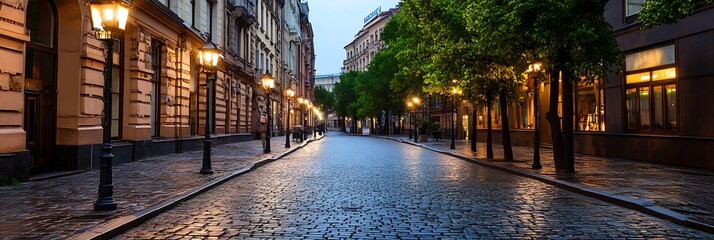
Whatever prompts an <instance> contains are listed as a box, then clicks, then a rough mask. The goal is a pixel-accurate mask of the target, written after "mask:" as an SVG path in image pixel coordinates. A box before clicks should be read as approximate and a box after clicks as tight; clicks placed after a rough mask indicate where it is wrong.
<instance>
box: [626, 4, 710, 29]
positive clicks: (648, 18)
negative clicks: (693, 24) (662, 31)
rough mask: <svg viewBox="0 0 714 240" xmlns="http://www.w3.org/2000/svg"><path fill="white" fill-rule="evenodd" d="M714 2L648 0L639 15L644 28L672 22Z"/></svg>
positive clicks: (638, 17)
mask: <svg viewBox="0 0 714 240" xmlns="http://www.w3.org/2000/svg"><path fill="white" fill-rule="evenodd" d="M705 4H709V5H711V4H714V0H706V1H693V0H647V1H646V4H645V6H644V7H642V9H641V10H640V12H639V13H638V16H637V22H639V23H640V24H641V25H642V28H643V29H652V28H655V27H658V26H660V25H662V24H672V23H676V22H677V21H679V20H682V19H684V18H686V17H687V16H690V15H692V14H693V13H694V10H696V9H697V7H701V6H703V5H705Z"/></svg>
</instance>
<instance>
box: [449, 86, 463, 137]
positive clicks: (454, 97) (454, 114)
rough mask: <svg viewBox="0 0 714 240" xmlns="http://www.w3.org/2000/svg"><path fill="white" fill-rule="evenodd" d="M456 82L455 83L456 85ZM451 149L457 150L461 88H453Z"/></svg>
mask: <svg viewBox="0 0 714 240" xmlns="http://www.w3.org/2000/svg"><path fill="white" fill-rule="evenodd" d="M455 82H456V80H454V81H453V83H455ZM450 93H451V105H452V106H451V107H452V112H451V147H450V149H456V117H457V114H456V113H457V111H456V96H459V95H461V89H460V88H459V87H456V86H454V87H451V92H450Z"/></svg>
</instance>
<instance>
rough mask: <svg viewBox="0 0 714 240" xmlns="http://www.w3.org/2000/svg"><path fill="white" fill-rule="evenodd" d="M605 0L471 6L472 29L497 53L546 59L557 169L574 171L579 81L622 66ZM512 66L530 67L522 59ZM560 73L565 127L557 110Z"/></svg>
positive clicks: (516, 0)
mask: <svg viewBox="0 0 714 240" xmlns="http://www.w3.org/2000/svg"><path fill="white" fill-rule="evenodd" d="M606 3H607V0H571V1H542V0H493V1H479V2H477V3H475V4H473V5H471V6H470V7H471V8H472V9H474V12H473V14H472V21H470V22H471V23H473V24H472V26H471V27H472V29H474V30H475V31H477V32H479V33H480V38H481V39H485V40H489V41H490V42H492V43H494V44H491V45H489V48H491V49H494V50H493V51H494V52H496V56H504V55H508V54H510V55H514V56H515V58H514V59H516V60H517V61H515V62H521V63H526V64H527V63H528V62H529V61H535V60H539V61H542V62H544V65H543V66H544V69H545V70H546V71H547V72H548V73H549V74H550V83H551V84H550V86H551V87H550V101H549V107H550V108H549V109H550V110H549V111H548V113H547V114H546V118H547V119H548V122H549V124H550V126H551V135H552V137H553V139H552V140H553V155H554V158H555V165H556V170H557V171H558V172H563V173H574V171H575V169H574V151H573V134H572V131H573V125H574V124H573V121H574V119H573V85H574V83H577V82H588V83H592V82H594V80H595V79H606V77H605V76H606V74H607V72H608V71H609V70H611V69H612V66H620V65H621V61H622V53H621V52H620V50H619V47H618V45H617V43H616V42H615V39H614V32H613V30H612V27H611V26H610V25H609V23H607V21H605V18H604V15H603V13H604V6H605V4H606ZM482 43H483V44H486V43H487V42H486V41H482ZM519 49H520V50H519ZM509 52H510V53H509ZM519 59H520V60H521V61H518V60H519ZM529 59H530V60H529ZM513 65H514V66H517V67H518V68H519V69H523V70H525V69H524V68H522V66H523V64H513ZM519 66H520V67H519ZM561 73H562V85H563V86H562V87H563V95H562V97H563V98H562V102H563V106H562V109H563V119H562V126H561V119H560V116H559V115H558V111H557V109H558V95H559V85H560V82H561V81H560V80H561V78H559V76H561ZM561 129H562V131H561Z"/></svg>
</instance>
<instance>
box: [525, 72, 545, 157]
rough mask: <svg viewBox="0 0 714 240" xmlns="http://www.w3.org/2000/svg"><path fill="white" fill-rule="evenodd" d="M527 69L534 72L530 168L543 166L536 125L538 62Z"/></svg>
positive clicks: (538, 113) (538, 102)
mask: <svg viewBox="0 0 714 240" xmlns="http://www.w3.org/2000/svg"><path fill="white" fill-rule="evenodd" d="M528 71H529V72H532V73H534V74H533V98H534V99H533V101H534V104H533V105H534V108H535V109H533V110H534V112H535V119H534V121H533V125H534V128H533V165H531V168H533V169H541V168H543V166H542V165H540V136H538V135H540V131H539V127H538V125H539V124H538V122H539V121H538V118H539V117H540V112H539V111H538V108H539V107H540V101H539V96H538V95H539V93H538V92H539V91H540V90H539V89H538V85H540V84H539V82H538V72H540V63H534V64H531V65H530V66H528Z"/></svg>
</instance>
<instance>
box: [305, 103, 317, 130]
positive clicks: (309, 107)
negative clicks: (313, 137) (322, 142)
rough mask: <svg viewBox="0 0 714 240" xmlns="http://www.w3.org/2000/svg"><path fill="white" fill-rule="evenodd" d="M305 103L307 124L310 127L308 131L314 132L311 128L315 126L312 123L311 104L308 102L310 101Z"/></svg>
mask: <svg viewBox="0 0 714 240" xmlns="http://www.w3.org/2000/svg"><path fill="white" fill-rule="evenodd" d="M306 101H307V103H306V104H307V124H309V125H310V129H311V130H312V132H315V129H314V126H313V125H315V123H314V122H313V121H312V102H310V100H306Z"/></svg>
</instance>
